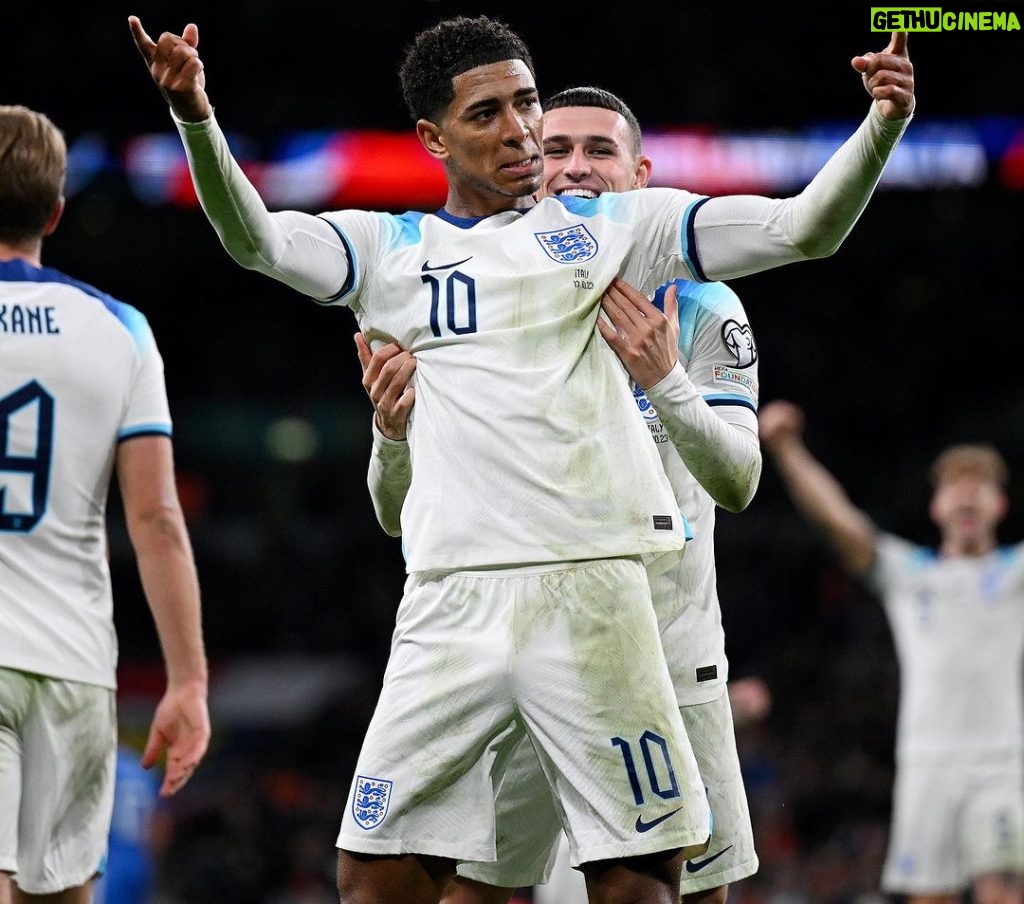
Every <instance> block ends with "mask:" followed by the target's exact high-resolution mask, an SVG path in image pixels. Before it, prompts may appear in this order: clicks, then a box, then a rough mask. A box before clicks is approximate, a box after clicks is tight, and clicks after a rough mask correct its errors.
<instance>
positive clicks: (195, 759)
mask: <svg viewBox="0 0 1024 904" xmlns="http://www.w3.org/2000/svg"><path fill="white" fill-rule="evenodd" d="M117 476H118V485H119V487H120V490H121V497H122V500H123V502H124V510H125V519H126V522H127V525H128V535H129V537H130V539H131V543H132V548H133V549H134V550H135V557H136V560H137V562H138V568H139V577H140V578H141V581H142V588H143V591H144V592H145V595H146V600H147V602H148V603H149V608H150V611H151V612H152V615H153V621H154V623H155V624H156V630H157V635H158V637H159V638H160V648H161V650H162V651H163V656H164V664H165V667H166V670H167V689H166V691H165V692H164V695H163V698H162V699H161V700H160V703H159V705H158V706H157V709H156V713H155V715H154V717H153V723H152V725H151V727H150V731H149V738H148V740H147V742H146V748H145V750H144V751H143V756H142V765H143V766H145V767H146V768H149V767H151V766H153V765H154V764H155V763H156V762H157V761H158V760H159V759H160V756H161V754H163V753H164V752H165V751H166V755H167V756H166V764H165V771H164V781H163V785H162V786H161V789H160V793H161V795H162V796H164V797H166V796H168V795H171V794H174V793H175V792H177V791H178V790H179V789H180V788H181V787H182V786H183V785H184V784H185V783H186V782H187V781H188V780H189V778H190V777H191V776H192V773H193V772H194V771H195V769H196V767H197V766H198V765H199V763H200V761H201V760H202V758H203V756H204V755H205V753H206V748H207V746H208V745H209V742H210V717H209V713H208V710H207V686H208V675H207V666H206V655H205V652H204V645H203V633H202V620H201V615H200V598H199V579H198V576H197V574H196V567H195V561H194V559H193V556H192V547H191V544H190V542H189V537H188V532H187V529H186V527H185V518H184V515H183V513H182V510H181V504H180V502H179V500H178V493H177V489H176V485H175V481H174V462H173V451H172V446H171V441H170V439H169V438H168V437H164V436H140V437H136V438H134V439H129V440H125V441H124V442H122V443H121V444H120V446H119V447H118V451H117Z"/></svg>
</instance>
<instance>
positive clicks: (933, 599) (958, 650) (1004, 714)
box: [868, 534, 1024, 760]
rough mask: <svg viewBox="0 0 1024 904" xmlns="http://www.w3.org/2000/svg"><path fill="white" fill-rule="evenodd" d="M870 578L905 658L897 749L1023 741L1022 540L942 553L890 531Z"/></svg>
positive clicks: (928, 751) (1003, 745)
mask: <svg viewBox="0 0 1024 904" xmlns="http://www.w3.org/2000/svg"><path fill="white" fill-rule="evenodd" d="M868 578H869V582H870V585H871V586H872V587H873V589H874V590H875V591H876V592H877V593H878V594H879V595H880V596H881V598H882V603H883V606H884V608H885V613H886V615H887V617H888V619H889V624H890V626H891V628H892V632H893V638H894V641H895V647H896V653H897V657H898V659H899V665H900V685H901V690H900V704H899V716H898V719H897V735H896V753H897V757H913V758H916V759H940V760H941V759H943V758H948V757H950V756H957V757H962V756H977V755H979V754H986V753H1002V752H1006V751H1012V750H1020V749H1022V748H1024V687H1022V681H1024V543H1020V544H1017V545H1015V546H1009V547H1002V548H1000V549H998V550H996V551H994V552H992V553H989V554H988V555H985V556H977V557H973V556H955V557H949V558H943V557H941V556H939V555H938V554H937V553H936V551H935V550H934V549H928V548H925V547H922V546H917V545H915V544H912V543H909V542H907V541H906V540H902V539H900V538H898V537H895V536H892V535H891V534H883V535H882V536H881V537H880V539H879V542H878V544H877V547H876V553H875V563H874V565H873V567H872V570H871V572H870V573H869V575H868Z"/></svg>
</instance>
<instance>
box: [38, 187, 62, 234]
mask: <svg viewBox="0 0 1024 904" xmlns="http://www.w3.org/2000/svg"><path fill="white" fill-rule="evenodd" d="M63 215H64V196H63V195H61V196H60V197H59V198H58V199H57V203H56V204H54V205H53V213H51V214H50V219H49V220H47V221H46V226H45V227H44V228H43V235H44V236H46V235H53V233H54V230H55V229H56V228H57V224H58V223H59V222H60V218H61V217H62V216H63Z"/></svg>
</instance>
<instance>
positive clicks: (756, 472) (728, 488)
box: [646, 362, 761, 512]
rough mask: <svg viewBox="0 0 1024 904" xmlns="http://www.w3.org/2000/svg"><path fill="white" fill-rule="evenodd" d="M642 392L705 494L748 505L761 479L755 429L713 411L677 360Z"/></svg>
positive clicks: (738, 506)
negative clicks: (657, 380) (664, 373)
mask: <svg viewBox="0 0 1024 904" xmlns="http://www.w3.org/2000/svg"><path fill="white" fill-rule="evenodd" d="M646 393H647V398H648V400H649V401H650V402H651V404H652V405H654V407H655V409H656V410H657V412H658V417H659V419H660V420H661V422H662V424H663V425H664V426H665V430H666V432H667V433H668V435H669V439H670V440H671V441H672V445H673V446H675V449H676V451H677V452H678V453H679V457H680V458H681V459H682V460H683V464H685V465H686V467H687V469H688V470H689V472H690V473H691V474H692V475H693V476H694V478H695V479H696V480H697V482H698V483H699V484H700V485H701V486H702V487H703V488H704V489H705V490H706V491H707V493H708V495H709V496H711V498H712V499H714V501H715V502H716V503H717V504H718V505H720V506H721V507H722V508H724V509H727V510H728V511H730V512H739V511H742V510H743V509H744V508H746V506H747V505H748V504H749V503H750V500H751V499H753V498H754V493H755V492H756V490H757V487H758V484H759V483H760V480H761V447H760V443H759V442H758V438H757V434H755V433H752V432H751V431H750V430H748V429H747V428H745V427H741V426H739V425H738V424H730V423H728V422H727V421H725V420H723V419H722V418H721V417H719V416H718V415H717V414H715V412H714V411H713V410H712V409H711V407H710V406H709V405H708V403H707V402H705V401H704V399H703V398H702V397H701V395H700V393H699V392H698V391H697V388H696V387H695V386H694V385H693V383H692V382H691V380H690V378H689V376H687V373H686V371H685V370H684V369H683V365H682V364H680V363H679V362H676V365H675V367H674V368H672V370H670V371H669V372H668V375H667V376H665V377H664V378H663V379H662V380H661V381H660V382H658V383H656V384H655V385H654V386H652V387H651V388H650V389H648V390H646Z"/></svg>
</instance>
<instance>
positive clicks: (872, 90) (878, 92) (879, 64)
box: [850, 31, 914, 119]
mask: <svg viewBox="0 0 1024 904" xmlns="http://www.w3.org/2000/svg"><path fill="white" fill-rule="evenodd" d="M850 65H852V66H853V68H854V69H856V70H857V72H859V73H860V74H861V78H863V80H864V87H865V88H866V89H867V92H868V94H870V95H871V96H872V97H873V98H874V99H875V103H877V104H878V112H879V113H881V114H882V116H884V117H885V118H886V119H906V118H907V117H908V116H909V115H910V114H911V113H913V112H914V66H913V64H912V63H911V62H910V54H909V53H908V52H907V33H906V32H905V31H894V32H893V33H892V39H891V40H890V41H889V46H888V47H886V48H885V50H883V51H882V52H881V53H865V54H863V55H862V56H855V57H854V58H853V59H852V60H851V61H850Z"/></svg>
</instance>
